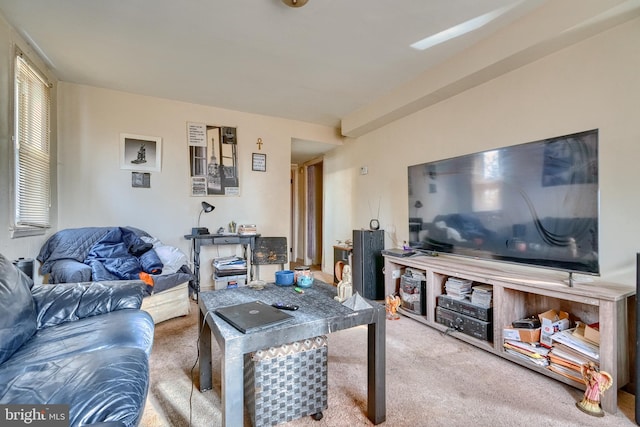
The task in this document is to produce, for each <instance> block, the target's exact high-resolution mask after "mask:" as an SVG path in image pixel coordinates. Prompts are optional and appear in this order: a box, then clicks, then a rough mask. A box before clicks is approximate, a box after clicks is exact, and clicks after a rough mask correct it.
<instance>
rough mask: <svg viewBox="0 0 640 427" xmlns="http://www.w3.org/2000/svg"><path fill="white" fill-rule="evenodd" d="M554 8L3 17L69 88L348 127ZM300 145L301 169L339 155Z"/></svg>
mask: <svg viewBox="0 0 640 427" xmlns="http://www.w3.org/2000/svg"><path fill="white" fill-rule="evenodd" d="M547 1H548V0H547ZM542 3H545V1H544V0H526V1H517V0H482V1H478V0H403V1H390V0H309V2H308V3H307V4H306V5H305V6H304V7H301V8H290V7H287V6H285V5H284V4H283V3H282V2H281V0H187V1H176V0H135V1H125V0H116V1H98V0H93V1H91V0H0V11H1V12H2V14H3V15H4V16H5V17H6V19H7V20H8V21H9V23H11V24H12V25H13V26H14V27H15V28H16V29H17V30H18V32H19V33H20V35H21V36H22V37H24V38H25V39H26V40H27V41H28V42H30V43H31V44H32V45H33V46H34V48H35V49H36V50H37V51H39V52H40V53H41V54H42V55H43V57H44V59H45V61H46V62H47V63H48V65H49V66H50V67H51V69H52V70H53V71H54V73H55V74H56V75H57V77H58V78H59V79H60V80H63V81H67V82H72V83H79V84H87V85H91V86H98V87H104V88H109V89H116V90H122V91H126V92H132V93H137V94H143V95H150V96H156V97H162V98H168V99H174V100H180V101H185V102H190V103H196V104H205V105H211V106H216V107H221V108H226V109H231V110H238V111H244V112H250V113H257V114H265V115H269V116H277V117H284V118H290V119H296V120H301V121H305V122H311V123H317V124H322V125H328V126H334V127H336V128H339V127H340V120H341V119H342V118H344V117H345V116H347V115H349V114H350V113H353V112H354V111H357V110H358V109H359V108H362V107H364V106H366V105H368V104H370V103H371V102H373V101H375V100H376V99H377V98H379V97H381V96H383V95H385V94H387V93H389V92H390V91H391V90H393V89H394V88H396V87H398V86H400V85H402V84H404V83H406V82H408V81H410V80H412V79H414V78H416V77H417V76H418V75H420V74H422V73H423V72H424V71H425V70H427V69H429V68H430V67H433V66H434V65H437V64H439V63H441V62H442V61H444V60H446V59H447V58H449V57H451V56H452V55H454V54H455V53H458V52H460V51H461V50H463V49H465V48H467V47H469V46H471V45H472V44H474V43H476V42H477V41H479V40H481V39H482V38H485V37H487V36H489V35H491V34H492V33H494V32H495V31H497V30H498V29H500V28H502V27H504V26H505V25H508V24H510V23H512V22H514V20H516V19H518V18H519V17H521V16H523V15H524V14H527V13H531V12H532V10H533V9H535V8H536V7H538V6H540V5H541V4H542ZM505 6H513V8H511V9H509V10H508V11H507V12H506V13H505V14H503V15H502V16H500V17H499V18H497V19H495V20H494V21H492V22H491V23H489V24H487V25H486V26H484V27H482V28H480V29H478V30H476V31H474V32H472V33H469V34H467V35H465V36H461V37H458V38H456V39H454V40H451V41H448V42H445V43H443V44H441V45H438V46H435V47H433V48H430V49H428V50H424V51H418V50H415V49H412V48H410V47H409V45H410V44H411V43H414V42H416V41H418V40H420V39H422V38H425V37H427V36H430V35H433V34H435V33H438V32H440V31H443V30H446V29H448V28H450V27H452V26H454V25H458V24H461V23H463V22H465V21H468V20H470V19H472V18H475V17H478V16H480V15H483V14H486V13H488V12H491V11H494V10H497V9H499V8H502V7H505ZM292 147H293V154H292V161H293V162H294V163H300V162H302V161H304V160H306V159H308V158H310V157H313V156H317V155H318V153H320V152H322V151H323V150H326V149H327V148H331V147H330V146H329V147H327V146H326V145H323V144H319V145H318V144H315V145H314V144H310V143H309V144H305V143H304V141H295V143H294V144H293V146H292ZM296 156H298V157H296Z"/></svg>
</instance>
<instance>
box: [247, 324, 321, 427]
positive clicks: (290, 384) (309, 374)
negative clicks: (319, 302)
mask: <svg viewBox="0 0 640 427" xmlns="http://www.w3.org/2000/svg"><path fill="white" fill-rule="evenodd" d="M327 351H328V349H327V337H326V336H324V335H323V336H318V337H315V338H310V339H307V340H304V341H297V342H294V343H290V344H284V345H282V346H280V347H271V348H268V349H265V350H260V351H257V352H255V353H249V354H246V355H245V356H244V398H245V403H246V405H247V409H248V411H249V413H250V415H251V421H252V422H253V425H254V426H256V427H258V426H273V425H276V424H281V423H284V422H288V421H292V420H294V419H297V418H302V417H305V416H309V415H311V416H313V417H314V418H315V419H316V420H319V419H321V418H322V411H323V410H324V409H326V408H327Z"/></svg>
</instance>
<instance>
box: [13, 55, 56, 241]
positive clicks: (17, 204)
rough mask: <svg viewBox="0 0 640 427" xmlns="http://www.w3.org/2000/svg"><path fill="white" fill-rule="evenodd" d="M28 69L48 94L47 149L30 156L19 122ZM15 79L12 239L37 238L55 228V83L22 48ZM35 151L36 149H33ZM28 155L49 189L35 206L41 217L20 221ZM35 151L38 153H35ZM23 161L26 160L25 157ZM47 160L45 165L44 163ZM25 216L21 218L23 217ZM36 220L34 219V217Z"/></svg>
mask: <svg viewBox="0 0 640 427" xmlns="http://www.w3.org/2000/svg"><path fill="white" fill-rule="evenodd" d="M21 63H23V64H24V65H26V66H28V67H29V72H30V73H33V74H34V75H35V76H36V77H37V78H38V79H39V80H40V81H41V82H42V83H43V85H44V87H45V88H46V94H45V96H44V99H45V101H46V102H47V105H46V112H45V113H44V116H45V117H46V120H45V125H44V127H46V129H44V130H42V129H41V132H42V133H43V134H44V135H45V138H46V141H44V146H45V147H46V148H45V150H41V151H40V153H37V154H36V155H35V156H34V155H33V154H32V155H29V151H30V150H29V149H23V150H22V151H21V146H20V143H21V142H22V141H21V140H20V136H21V135H20V120H21V118H22V117H21V102H20V99H19V96H20V93H19V89H20V87H19V83H18V78H19V69H18V67H19V66H20V64H21ZM12 71H13V76H12V77H13V79H12V87H13V96H12V104H13V111H12V122H11V123H12V126H13V129H12V130H11V140H12V160H13V162H12V166H13V167H12V175H11V192H12V193H11V205H12V206H11V214H10V215H11V216H10V218H11V228H10V232H11V237H12V238H16V237H26V236H35V235H43V234H45V233H46V231H47V230H48V229H49V228H51V227H52V224H51V222H52V221H51V219H52V215H51V206H52V176H51V170H52V165H51V161H52V158H53V156H52V137H51V129H52V125H51V121H52V114H53V84H51V82H50V79H49V78H48V77H47V76H46V74H44V73H43V72H42V71H40V68H39V67H38V66H37V65H36V64H35V63H34V62H33V61H32V60H31V59H30V58H29V57H28V55H27V54H26V53H25V52H24V51H22V50H21V49H20V48H19V47H17V46H16V47H15V52H14V55H13V67H12ZM31 148H32V149H33V146H32V147H31ZM25 151H26V154H27V160H28V159H34V158H36V157H39V158H40V165H39V166H33V168H38V167H40V168H41V169H42V171H41V173H40V176H39V179H40V180H41V181H42V182H43V183H45V186H46V189H45V190H44V192H43V193H44V194H43V195H41V196H42V197H40V200H37V202H38V203H39V205H38V206H36V207H35V213H36V214H37V215H39V216H40V217H39V218H38V219H37V220H35V221H31V220H30V219H29V218H27V219H26V220H25V219H21V218H22V216H23V215H24V213H25V212H24V210H22V211H21V195H22V194H23V191H24V190H21V189H20V183H21V181H20V172H21V170H24V168H25V165H24V164H23V162H22V161H21V158H20V154H21V152H22V153H25ZM33 151H35V150H33ZM23 159H24V157H23ZM42 159H44V162H42ZM21 214H22V215H21ZM32 219H33V218H32Z"/></svg>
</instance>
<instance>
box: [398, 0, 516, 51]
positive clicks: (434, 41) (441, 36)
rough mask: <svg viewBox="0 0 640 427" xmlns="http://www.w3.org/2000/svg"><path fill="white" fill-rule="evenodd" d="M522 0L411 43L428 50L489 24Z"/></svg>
mask: <svg viewBox="0 0 640 427" xmlns="http://www.w3.org/2000/svg"><path fill="white" fill-rule="evenodd" d="M522 2H523V0H521V1H518V2H515V3H514V4H511V5H508V6H504V7H501V8H499V9H496V10H494V11H491V12H489V13H485V14H484V15H480V16H477V17H475V18H473V19H470V20H468V21H465V22H463V23H461V24H458V25H454V26H453V27H450V28H447V29H446V30H444V31H440V32H439V33H436V34H433V35H431V36H429V37H426V38H424V39H422V40H419V41H417V42H415V43H413V44H411V45H410V46H411V47H412V48H414V49H416V50H426V49H429V48H431V47H433V46H436V45H438V44H441V43H444V42H446V41H448V40H451V39H455V38H456V37H460V36H462V35H465V34H467V33H470V32H472V31H475V30H477V29H478V28H481V27H483V26H485V25H487V24H488V23H490V22H491V21H494V20H495V19H497V18H499V17H500V16H502V15H504V14H505V13H507V12H508V11H510V10H511V9H513V8H515V7H517V6H518V5H519V4H520V3H522Z"/></svg>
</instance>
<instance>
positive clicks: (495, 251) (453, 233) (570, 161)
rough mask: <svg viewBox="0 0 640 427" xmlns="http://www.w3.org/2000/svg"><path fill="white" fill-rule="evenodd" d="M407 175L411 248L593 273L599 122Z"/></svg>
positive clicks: (412, 170) (420, 167) (412, 168)
mask: <svg viewBox="0 0 640 427" xmlns="http://www.w3.org/2000/svg"><path fill="white" fill-rule="evenodd" d="M408 175H409V245H410V246H411V247H412V248H413V249H415V250H418V251H428V252H438V253H447V254H453V255H461V256H469V257H474V258H479V259H488V260H496V261H504V262H514V263H522V264H528V265H534V266H541V267H549V268H554V269H560V270H565V271H569V272H581V273H589V274H599V270H600V268H599V262H598V208H599V197H598V194H599V192H598V191H599V190H598V130H597V129H596V130H590V131H586V132H581V133H576V134H572V135H566V136H560V137H556V138H549V139H545V140H542V141H535V142H530V143H526V144H520V145H515V146H510V147H505V148H499V149H495V150H490V151H485V152H481V153H475V154H469V155H464V156H460V157H455V158H451V159H446V160H439V161H434V162H429V163H424V164H419V165H413V166H409V168H408Z"/></svg>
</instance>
